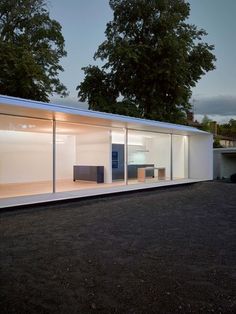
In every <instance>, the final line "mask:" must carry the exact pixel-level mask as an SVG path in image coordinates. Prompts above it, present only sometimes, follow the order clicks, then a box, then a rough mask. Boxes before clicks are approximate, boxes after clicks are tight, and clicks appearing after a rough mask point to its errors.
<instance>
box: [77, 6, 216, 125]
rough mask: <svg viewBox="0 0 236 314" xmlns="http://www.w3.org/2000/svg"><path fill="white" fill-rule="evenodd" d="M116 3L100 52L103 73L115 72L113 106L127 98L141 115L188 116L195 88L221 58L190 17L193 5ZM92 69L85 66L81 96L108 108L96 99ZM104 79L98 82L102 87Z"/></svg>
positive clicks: (112, 77) (176, 118) (160, 117)
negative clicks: (217, 57)
mask: <svg viewBox="0 0 236 314" xmlns="http://www.w3.org/2000/svg"><path fill="white" fill-rule="evenodd" d="M110 7H111V9H112V10H113V20H112V21H110V22H109V23H108V24H107V27H106V32H105V34H106V40H105V41H104V42H103V43H102V44H101V45H100V46H99V47H98V50H97V52H96V53H95V56H94V57H95V59H98V58H100V59H101V60H102V61H104V62H105V64H104V65H103V67H102V70H101V71H102V73H103V79H105V77H106V76H108V77H109V79H108V80H107V81H108V84H109V87H112V89H113V90H115V94H114V96H116V95H118V98H116V99H115V100H114V99H113V100H112V101H113V102H110V106H111V108H112V110H114V111H116V107H117V106H119V103H121V102H123V101H125V102H128V103H131V104H132V109H134V108H136V109H135V111H136V113H137V114H138V115H139V117H142V118H149V119H158V120H165V121H171V122H180V121H183V120H184V119H185V115H186V112H187V111H188V110H189V109H190V107H191V105H190V102H189V100H190V97H191V88H192V87H194V86H195V85H196V82H197V81H198V80H199V79H200V78H201V76H202V75H204V74H205V73H206V72H208V71H210V70H213V69H214V61H215V60H216V59H215V56H214V55H213V53H212V51H213V49H214V47H213V46H212V45H208V44H207V43H204V42H203V41H202V38H203V36H204V35H206V32H205V31H204V30H202V29H197V27H196V26H195V25H190V24H188V23H186V22H185V20H186V19H187V18H188V17H189V14H190V5H189V4H188V3H186V2H185V1H184V0H145V1H144V0H110ZM89 69H90V67H87V68H84V71H85V79H84V81H83V82H82V83H81V84H80V85H79V86H78V87H77V90H78V91H79V93H78V97H79V98H80V100H82V101H84V100H87V101H88V104H89V108H90V109H96V110H98V109H99V110H104V107H103V106H101V107H100V105H99V103H98V102H96V106H94V103H93V102H91V101H90V98H91V94H92V93H94V90H93V85H90V84H89V83H90V82H91V80H92V76H91V75H92V73H91V72H90V73H89V75H88V70H89ZM97 70H99V69H98V68H97ZM102 82H103V81H101V80H99V81H97V82H96V83H97V85H96V89H97V91H99V89H100V87H102V86H103V85H102ZM85 86H86V88H85ZM108 90H109V88H108ZM93 97H94V94H93ZM103 99H104V100H107V99H108V98H107V95H104V97H103ZM118 99H119V100H120V101H118ZM101 102H103V100H101ZM107 110H110V108H109V109H107V106H106V108H105V111H107ZM128 113H129V110H128Z"/></svg>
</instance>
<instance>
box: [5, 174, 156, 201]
mask: <svg viewBox="0 0 236 314" xmlns="http://www.w3.org/2000/svg"><path fill="white" fill-rule="evenodd" d="M146 182H147V183H154V182H158V180H157V179H156V178H154V179H147V180H146ZM128 183H129V184H137V183H139V182H138V181H137V180H129V182H128ZM121 185H124V181H116V182H113V183H99V184H98V183H96V182H89V181H75V182H74V181H72V180H57V182H56V192H65V191H77V190H86V189H94V188H106V187H115V186H121ZM44 193H52V181H42V182H27V183H10V184H9V183H8V184H0V198H8V197H15V196H24V195H35V194H44Z"/></svg>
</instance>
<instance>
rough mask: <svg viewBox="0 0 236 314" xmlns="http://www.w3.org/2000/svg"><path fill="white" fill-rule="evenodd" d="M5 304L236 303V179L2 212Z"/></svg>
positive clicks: (190, 307)
mask: <svg viewBox="0 0 236 314" xmlns="http://www.w3.org/2000/svg"><path fill="white" fill-rule="evenodd" d="M0 218H1V230H0V231H1V249H0V254H1V277H0V281H1V282H0V290H1V296H0V302H1V305H0V313H1V314H3V313H4V314H5V313H22V314H25V313H30V314H33V313H65V314H67V313H68V314H73V313H236V296H235V293H236V184H230V183H220V182H205V183H197V184H193V185H186V186H182V187H175V188H167V189H159V190H158V189H157V190H152V191H148V192H147V191H144V192H135V193H129V194H123V195H116V196H110V197H105V198H95V199H90V200H80V201H76V202H68V203H64V204H54V205H47V206H46V205H45V206H35V207H32V208H25V209H20V210H14V211H8V212H2V213H1V214H0Z"/></svg>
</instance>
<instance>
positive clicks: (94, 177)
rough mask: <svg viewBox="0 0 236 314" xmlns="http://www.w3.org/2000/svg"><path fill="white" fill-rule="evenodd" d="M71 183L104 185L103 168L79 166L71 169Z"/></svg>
mask: <svg viewBox="0 0 236 314" xmlns="http://www.w3.org/2000/svg"><path fill="white" fill-rule="evenodd" d="M73 170H74V171H73V181H76V180H84V181H95V182H97V183H104V166H79V165H75V166H74V167H73Z"/></svg>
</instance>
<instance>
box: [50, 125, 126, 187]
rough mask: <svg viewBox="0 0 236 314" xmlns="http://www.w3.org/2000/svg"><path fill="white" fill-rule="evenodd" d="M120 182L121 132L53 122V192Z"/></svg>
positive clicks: (122, 140) (122, 177) (122, 169)
mask: <svg viewBox="0 0 236 314" xmlns="http://www.w3.org/2000/svg"><path fill="white" fill-rule="evenodd" d="M123 181H124V135H123V133H122V130H121V131H115V130H112V129H110V128H104V127H97V126H90V125H82V124H76V123H67V122H56V191H71V190H80V189H86V188H87V189H89V188H97V187H102V186H104V184H105V185H106V186H109V185H111V184H112V183H114V182H117V183H122V182H123Z"/></svg>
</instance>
